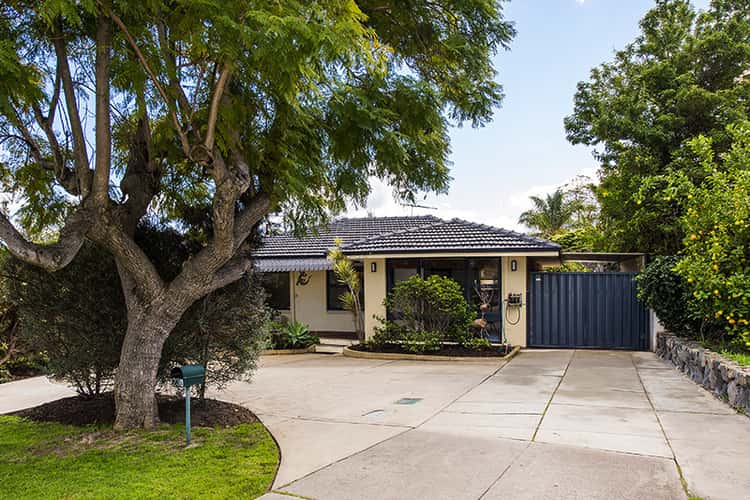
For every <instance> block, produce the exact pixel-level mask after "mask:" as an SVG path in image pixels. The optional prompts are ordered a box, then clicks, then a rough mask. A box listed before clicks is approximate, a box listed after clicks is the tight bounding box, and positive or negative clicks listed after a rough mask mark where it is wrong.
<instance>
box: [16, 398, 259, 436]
mask: <svg viewBox="0 0 750 500" xmlns="http://www.w3.org/2000/svg"><path fill="white" fill-rule="evenodd" d="M157 401H158V405H159V420H161V421H162V422H165V423H169V424H177V423H184V422H185V400H184V399H183V398H180V397H176V396H163V395H159V396H158V397H157ZM190 407H191V412H190V420H191V424H192V425H193V426H197V427H231V426H235V425H239V424H244V423H252V422H257V421H258V418H257V417H256V416H255V414H253V412H251V411H250V410H248V409H247V408H245V407H242V406H238V405H235V404H232V403H227V402H225V401H218V400H216V399H206V400H205V401H204V402H203V403H201V402H199V401H198V400H197V399H195V398H194V399H191V400H190ZM12 415H15V416H17V417H22V418H26V419H29V420H33V421H35V422H57V423H60V424H65V425H75V426H85V425H92V424H93V425H111V424H113V423H114V421H115V399H114V395H113V394H112V393H111V392H109V393H105V394H102V395H101V396H98V397H95V398H83V397H81V396H73V397H71V398H64V399H58V400H57V401H52V402H51V403H45V404H43V405H39V406H35V407H34V408H28V409H26V410H21V411H17V412H15V413H12Z"/></svg>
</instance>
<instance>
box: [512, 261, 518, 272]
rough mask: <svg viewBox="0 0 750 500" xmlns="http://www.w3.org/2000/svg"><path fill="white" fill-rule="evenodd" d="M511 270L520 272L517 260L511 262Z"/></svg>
mask: <svg viewBox="0 0 750 500" xmlns="http://www.w3.org/2000/svg"><path fill="white" fill-rule="evenodd" d="M510 270H511V271H514V272H515V271H518V261H516V259H513V260H511V261H510Z"/></svg>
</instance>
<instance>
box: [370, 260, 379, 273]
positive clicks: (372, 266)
mask: <svg viewBox="0 0 750 500" xmlns="http://www.w3.org/2000/svg"><path fill="white" fill-rule="evenodd" d="M370 272H371V273H376V272H378V263H377V262H371V263H370Z"/></svg>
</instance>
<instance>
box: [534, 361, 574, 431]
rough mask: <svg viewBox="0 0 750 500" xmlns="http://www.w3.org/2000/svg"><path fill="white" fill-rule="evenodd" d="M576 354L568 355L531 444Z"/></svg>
mask: <svg viewBox="0 0 750 500" xmlns="http://www.w3.org/2000/svg"><path fill="white" fill-rule="evenodd" d="M576 352H578V351H575V350H574V351H573V354H571V355H570V357H569V358H568V362H567V364H566V365H565V369H564V370H563V373H562V375H561V376H560V380H559V381H558V382H557V385H556V386H555V390H554V391H552V394H551V395H550V397H549V401H547V404H546V405H545V407H544V411H542V418H540V419H539V423H537V425H536V429H534V434H533V435H532V436H531V442H532V443H533V442H534V441H536V436H537V434H539V429H541V427H542V422H544V417H545V415H547V411H548V410H549V407H550V405H552V400H553V399H555V394H557V391H558V390H559V389H560V386H561V385H562V382H563V380H565V375H567V374H568V368H570V364H571V363H572V362H573V358H575V357H576Z"/></svg>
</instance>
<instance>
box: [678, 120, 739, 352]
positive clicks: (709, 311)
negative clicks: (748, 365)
mask: <svg viewBox="0 0 750 500" xmlns="http://www.w3.org/2000/svg"><path fill="white" fill-rule="evenodd" d="M728 134H729V136H730V137H732V138H733V141H732V146H731V147H730V148H729V150H728V151H726V152H724V153H721V154H720V155H719V156H718V157H719V158H720V159H719V160H717V151H716V150H715V148H714V147H713V141H712V140H711V139H710V138H708V137H703V136H701V137H698V138H697V139H695V140H693V141H691V142H690V144H689V145H690V147H691V149H692V155H691V156H692V157H693V158H694V159H695V163H696V169H699V170H702V172H703V176H704V181H703V182H702V183H701V184H699V185H696V184H694V183H693V182H692V179H691V178H690V177H689V176H688V175H687V174H685V173H684V172H682V171H680V172H674V173H672V174H670V175H669V176H667V177H666V179H665V181H666V182H667V183H668V188H667V189H665V191H664V195H665V196H667V197H670V198H673V199H675V200H677V202H679V203H680V204H681V205H682V208H683V210H682V212H683V214H684V215H683V216H682V217H681V219H680V222H681V223H682V224H683V229H684V231H685V234H686V237H685V239H684V242H683V243H684V249H683V251H682V254H683V258H682V260H681V261H680V262H679V263H678V264H677V265H676V267H675V269H676V270H677V272H678V273H679V274H680V275H682V277H683V278H685V279H686V280H687V282H688V283H689V284H690V285H691V288H692V297H691V301H690V305H691V309H692V310H693V313H694V315H696V316H697V317H699V318H702V319H704V320H707V321H712V322H714V323H717V324H718V325H719V327H720V329H721V330H723V331H726V332H728V333H730V334H731V335H732V336H733V337H734V339H735V340H736V342H737V343H738V344H739V345H741V346H742V347H743V348H744V349H746V350H750V195H749V194H748V193H750V123H747V122H746V123H743V124H739V125H736V126H731V127H729V128H728Z"/></svg>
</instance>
